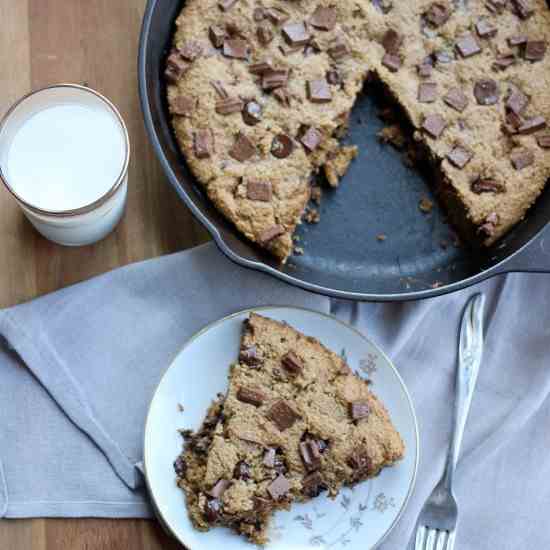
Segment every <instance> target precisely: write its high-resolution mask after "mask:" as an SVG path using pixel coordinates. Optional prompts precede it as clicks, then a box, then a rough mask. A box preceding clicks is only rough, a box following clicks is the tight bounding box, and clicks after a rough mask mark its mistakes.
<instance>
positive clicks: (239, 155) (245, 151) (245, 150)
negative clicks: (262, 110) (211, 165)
mask: <svg viewBox="0 0 550 550" xmlns="http://www.w3.org/2000/svg"><path fill="white" fill-rule="evenodd" d="M255 154H256V146H255V145H254V144H253V143H252V141H250V139H249V138H248V137H247V136H246V135H245V134H243V133H242V132H240V133H239V134H238V135H237V139H236V140H235V143H234V144H233V147H231V149H230V150H229V155H230V156H231V157H233V158H234V159H235V160H238V161H239V162H245V161H247V160H249V159H250V158H252V157H253V156H254V155H255Z"/></svg>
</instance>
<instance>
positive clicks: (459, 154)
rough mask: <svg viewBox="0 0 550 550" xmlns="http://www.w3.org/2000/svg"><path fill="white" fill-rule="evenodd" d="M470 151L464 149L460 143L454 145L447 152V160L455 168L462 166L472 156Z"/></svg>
mask: <svg viewBox="0 0 550 550" xmlns="http://www.w3.org/2000/svg"><path fill="white" fill-rule="evenodd" d="M472 156H473V155H472V152H471V151H468V149H465V148H464V147H461V146H460V145H455V146H454V147H453V148H452V149H451V151H449V153H447V160H448V161H449V162H450V163H451V164H452V165H453V166H456V167H457V168H460V169H461V170H462V168H464V166H466V165H467V164H468V162H470V159H471V158H472Z"/></svg>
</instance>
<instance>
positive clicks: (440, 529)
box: [409, 294, 485, 550]
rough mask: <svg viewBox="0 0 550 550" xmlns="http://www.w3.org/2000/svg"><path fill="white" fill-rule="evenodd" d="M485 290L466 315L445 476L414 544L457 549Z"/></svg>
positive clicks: (419, 549) (421, 548) (421, 549)
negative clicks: (458, 481) (457, 481)
mask: <svg viewBox="0 0 550 550" xmlns="http://www.w3.org/2000/svg"><path fill="white" fill-rule="evenodd" d="M484 305H485V297H484V296H483V294H476V295H475V296H473V297H472V298H471V299H470V300H469V302H468V304H467V305H466V308H465V309H464V314H463V317H462V323H461V327H460V342H459V351H458V368H457V373H456V398H455V414H454V430H453V435H452V438H451V445H450V448H449V454H448V456H447V463H446V466H445V472H444V474H443V477H442V478H441V480H440V481H439V483H438V484H437V485H436V487H435V489H434V490H433V491H432V494H431V495H430V497H429V498H428V500H427V501H426V503H425V504H424V507H423V508H422V510H421V512H420V516H419V517H418V521H417V524H416V532H415V534H414V535H413V539H412V540H411V544H410V545H409V547H410V548H414V550H453V548H454V543H455V534H456V527H457V521H458V507H457V503H456V499H455V495H454V492H453V476H454V472H455V469H456V464H457V462H458V455H459V452H460V445H461V443H462V436H463V435H464V427H465V426H466V419H467V418H468V412H469V410H470V404H471V403H472V396H473V393H474V388H475V385H476V380H477V375H478V372H479V365H480V364H481V356H482V354H483V309H484Z"/></svg>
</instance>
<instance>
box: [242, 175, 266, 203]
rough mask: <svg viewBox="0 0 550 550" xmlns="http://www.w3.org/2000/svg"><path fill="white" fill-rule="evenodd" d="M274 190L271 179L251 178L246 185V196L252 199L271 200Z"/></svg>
mask: <svg viewBox="0 0 550 550" xmlns="http://www.w3.org/2000/svg"><path fill="white" fill-rule="evenodd" d="M272 194H273V191H272V186H271V182H270V181H262V180H249V181H248V184H247V187H246V196H247V198H248V199H250V200H251V201H260V202H269V201H271V197H272Z"/></svg>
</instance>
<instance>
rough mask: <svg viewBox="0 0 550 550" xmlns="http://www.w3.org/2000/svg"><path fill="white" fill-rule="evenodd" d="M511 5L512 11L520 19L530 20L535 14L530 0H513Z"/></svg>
mask: <svg viewBox="0 0 550 550" xmlns="http://www.w3.org/2000/svg"><path fill="white" fill-rule="evenodd" d="M511 3H512V10H513V11H514V13H515V14H516V15H517V16H518V17H519V18H520V19H528V18H529V17H531V15H533V13H534V9H533V7H532V6H531V4H530V0H511Z"/></svg>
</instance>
